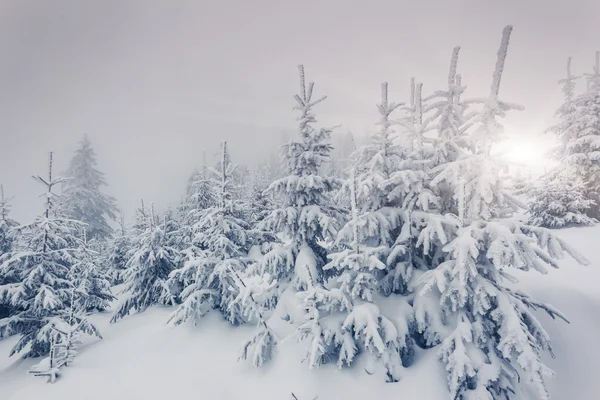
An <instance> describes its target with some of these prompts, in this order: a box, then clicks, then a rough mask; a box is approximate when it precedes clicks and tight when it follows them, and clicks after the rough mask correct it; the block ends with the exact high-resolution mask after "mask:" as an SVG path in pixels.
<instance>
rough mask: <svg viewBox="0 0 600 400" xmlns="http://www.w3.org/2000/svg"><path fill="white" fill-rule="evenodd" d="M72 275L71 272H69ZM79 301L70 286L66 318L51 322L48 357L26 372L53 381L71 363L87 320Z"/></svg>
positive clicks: (80, 342)
mask: <svg viewBox="0 0 600 400" xmlns="http://www.w3.org/2000/svg"><path fill="white" fill-rule="evenodd" d="M71 275H73V274H71ZM79 313H80V307H79V302H78V300H77V295H76V290H75V288H74V287H73V288H71V298H70V304H69V312H68V318H66V319H65V320H60V321H57V323H56V324H55V323H53V324H52V326H51V327H50V328H51V331H50V351H49V353H48V357H46V358H44V359H42V361H40V362H39V363H37V364H36V365H34V366H33V367H32V368H31V369H30V370H29V371H28V372H29V374H31V375H33V376H42V377H46V378H47V379H48V382H50V383H54V382H55V381H56V379H57V378H58V377H59V376H60V375H59V372H60V371H59V370H60V369H61V368H62V367H66V366H68V365H70V364H71V363H73V360H74V358H75V356H76V355H77V352H78V350H79V345H80V344H82V341H81V335H82V333H84V329H85V327H86V322H87V320H86V319H85V318H83V317H81V316H79V315H80V314H79Z"/></svg>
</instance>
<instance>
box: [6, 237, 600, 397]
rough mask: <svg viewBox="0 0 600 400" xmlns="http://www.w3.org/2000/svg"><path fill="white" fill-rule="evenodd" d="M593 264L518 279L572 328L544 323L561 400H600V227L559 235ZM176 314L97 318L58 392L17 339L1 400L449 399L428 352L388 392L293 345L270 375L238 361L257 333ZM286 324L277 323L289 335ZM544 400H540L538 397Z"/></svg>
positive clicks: (554, 387)
mask: <svg viewBox="0 0 600 400" xmlns="http://www.w3.org/2000/svg"><path fill="white" fill-rule="evenodd" d="M559 234H560V235H562V236H563V237H564V238H565V239H568V240H569V242H570V243H571V244H572V245H573V246H575V247H576V248H577V249H578V250H579V251H580V252H581V253H583V255H584V256H586V257H587V258H588V259H589V260H590V261H591V264H590V265H589V266H587V267H583V266H579V265H577V264H576V263H575V262H573V261H571V260H564V261H563V262H562V263H561V269H558V270H552V271H550V272H549V274H548V275H546V276H543V275H540V274H537V273H534V272H532V273H527V274H518V277H519V279H520V281H521V286H522V287H523V289H524V290H525V291H527V292H530V293H531V294H532V295H534V296H535V297H536V298H537V299H538V300H542V301H546V302H549V303H551V304H552V305H553V306H555V307H557V308H558V309H559V310H561V311H562V312H563V313H564V314H566V316H567V317H568V318H569V319H570V321H571V323H570V324H566V323H564V322H563V321H559V320H557V321H553V320H552V319H551V318H549V317H547V316H545V315H542V314H541V313H540V319H541V321H542V323H543V324H544V326H545V327H546V328H547V330H548V332H549V333H550V335H551V337H552V339H553V343H554V353H555V355H556V358H555V359H551V358H550V357H548V359H547V362H548V365H549V366H550V367H551V368H552V369H553V370H554V371H555V372H556V377H555V378H554V379H551V380H549V384H550V391H551V394H552V398H553V399H557V400H560V399H568V398H570V399H577V400H593V399H597V398H598V395H597V394H598V393H600V380H599V379H596V378H595V377H597V376H599V375H600V362H599V361H598V360H600V344H599V343H600V342H599V341H598V339H597V336H598V334H599V333H600V290H598V283H599V282H600V270H599V268H598V264H599V263H600V250H597V249H596V246H597V243H600V242H599V241H598V237H599V236H600V226H598V227H592V228H573V229H566V230H562V231H559ZM171 311H172V309H169V308H164V307H155V308H152V309H150V310H148V311H147V312H146V313H144V314H141V315H134V316H131V317H128V318H125V319H124V320H123V321H120V322H118V323H116V324H109V323H108V320H109V314H108V313H105V314H100V315H94V316H92V320H93V321H94V322H95V323H96V324H97V325H98V327H99V328H100V330H101V332H102V334H103V335H104V339H103V340H92V341H90V342H87V343H86V344H85V345H83V346H81V350H80V353H79V355H78V356H77V357H76V358H75V362H74V364H73V365H72V366H70V367H67V368H64V369H63V374H62V376H61V378H60V379H59V380H58V381H57V382H56V383H55V384H47V383H45V380H43V379H41V378H35V377H32V376H29V375H28V374H27V370H28V369H29V368H30V367H31V366H32V365H33V364H35V363H36V362H37V361H38V360H19V359H16V358H14V357H13V358H11V359H9V358H7V355H8V352H9V351H10V348H11V347H12V346H13V345H14V343H15V342H16V338H9V339H7V340H4V341H0V399H2V400H30V399H36V398H41V395H42V394H43V396H44V397H43V398H44V399H45V400H54V399H56V400H59V399H60V400H82V399H83V400H101V399H102V400H105V399H112V400H120V399H124V400H125V399H147V400H154V399H157V400H158V399H161V400H162V399H173V398H188V397H189V396H190V395H191V396H194V398H201V399H208V400H212V399H223V400H229V399H230V400H235V399H261V400H262V399H264V400H271V399H272V400H285V399H290V400H291V399H293V397H292V395H291V393H292V392H293V393H294V394H295V396H296V397H297V398H298V399H299V400H313V399H314V398H315V397H316V396H318V398H319V400H332V399H341V398H343V399H348V400H353V399H357V400H358V399H361V400H362V399H379V398H400V397H402V398H418V399H420V400H440V399H446V398H448V394H447V390H446V386H445V378H444V371H443V367H442V366H441V364H440V363H438V362H437V355H436V352H435V351H420V352H419V353H418V354H417V357H416V360H415V363H414V365H413V366H412V367H410V368H408V369H405V370H404V371H403V373H402V379H401V381H400V382H398V383H385V377H384V376H383V374H382V372H381V371H377V372H376V373H375V374H374V375H368V374H366V373H365V371H364V366H363V364H361V361H360V360H359V362H358V363H357V365H356V366H355V367H354V368H352V369H345V370H343V371H340V370H338V369H337V367H336V366H335V365H333V364H332V365H325V366H323V367H321V369H320V370H319V371H315V370H309V369H308V368H307V366H306V364H303V363H301V360H302V358H303V355H304V353H303V350H304V348H305V345H306V344H305V343H302V344H300V345H298V344H296V343H295V342H294V340H293V339H291V340H286V341H284V343H283V344H281V346H280V348H279V349H278V354H277V355H276V357H275V360H274V361H273V362H271V363H269V364H268V365H267V366H265V367H263V368H261V369H255V368H253V367H252V366H251V365H249V364H246V363H244V362H237V356H238V351H239V347H240V344H241V342H242V341H243V340H245V339H248V338H250V337H251V336H252V334H253V332H254V328H253V327H252V326H244V327H238V328H233V327H231V326H229V325H228V324H227V323H226V322H225V321H223V320H222V319H221V318H220V317H219V316H218V315H217V314H216V313H212V315H208V316H207V317H206V318H205V320H204V321H203V322H202V323H201V324H199V325H198V326H196V327H193V326H190V325H184V326H179V327H168V326H166V324H165V322H166V321H167V319H168V316H169V314H170V312H171ZM285 324H286V323H285V322H284V321H277V325H281V326H276V328H277V330H278V331H279V332H281V331H284V330H285V329H280V328H284V326H283V325H285ZM532 398H535V397H532Z"/></svg>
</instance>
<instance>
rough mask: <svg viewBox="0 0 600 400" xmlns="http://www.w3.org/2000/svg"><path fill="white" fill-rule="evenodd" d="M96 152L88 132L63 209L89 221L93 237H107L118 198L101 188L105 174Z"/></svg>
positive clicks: (67, 184)
mask: <svg viewBox="0 0 600 400" xmlns="http://www.w3.org/2000/svg"><path fill="white" fill-rule="evenodd" d="M96 164H97V161H96V153H95V151H94V149H93V147H92V143H91V142H90V140H89V139H88V137H87V135H86V136H84V138H83V140H82V141H81V142H80V146H79V148H78V149H77V150H76V151H75V154H74V155H73V158H72V159H71V162H70V163H69V168H68V169H67V171H66V176H67V177H68V178H69V179H68V180H67V181H66V182H65V185H64V189H63V193H62V202H61V203H62V204H61V207H62V208H63V212H64V213H65V214H66V216H68V217H69V218H71V219H74V220H76V221H81V222H83V223H85V224H86V225H87V228H86V229H87V231H88V235H89V237H90V238H96V237H97V238H100V239H106V238H108V237H109V236H110V234H111V232H112V228H111V227H110V225H109V224H108V221H110V220H113V221H114V220H115V218H116V211H117V208H116V205H115V199H114V198H112V197H111V196H108V195H106V194H105V193H103V192H102V191H101V188H102V187H103V186H106V181H105V179H104V174H103V173H102V172H100V171H99V170H98V169H97V168H96Z"/></svg>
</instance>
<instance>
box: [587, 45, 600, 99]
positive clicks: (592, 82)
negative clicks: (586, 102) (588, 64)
mask: <svg viewBox="0 0 600 400" xmlns="http://www.w3.org/2000/svg"><path fill="white" fill-rule="evenodd" d="M585 77H586V79H587V82H588V90H590V91H592V92H600V51H596V60H595V62H594V65H593V66H592V72H591V73H587V74H585Z"/></svg>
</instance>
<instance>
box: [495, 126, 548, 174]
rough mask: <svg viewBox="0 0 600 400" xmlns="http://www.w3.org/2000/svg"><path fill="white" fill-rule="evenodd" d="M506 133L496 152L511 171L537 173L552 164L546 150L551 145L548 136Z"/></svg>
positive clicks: (540, 172) (542, 171)
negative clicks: (525, 135) (506, 135)
mask: <svg viewBox="0 0 600 400" xmlns="http://www.w3.org/2000/svg"><path fill="white" fill-rule="evenodd" d="M523 136H524V135H517V134H513V135H508V137H507V138H506V140H505V141H503V142H502V143H500V144H498V146H497V149H496V153H497V155H498V156H500V157H501V158H502V159H504V160H505V161H506V162H507V163H508V164H509V169H510V170H511V171H515V170H520V171H522V172H523V171H526V172H527V173H529V174H533V175H539V174H542V173H544V172H545V171H546V170H547V169H548V167H550V166H551V165H552V163H553V162H552V160H551V159H550V157H549V155H548V152H549V150H550V149H551V147H552V143H550V141H549V140H547V139H548V138H546V137H540V136H539V135H535V136H534V135H528V136H527V137H523Z"/></svg>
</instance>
